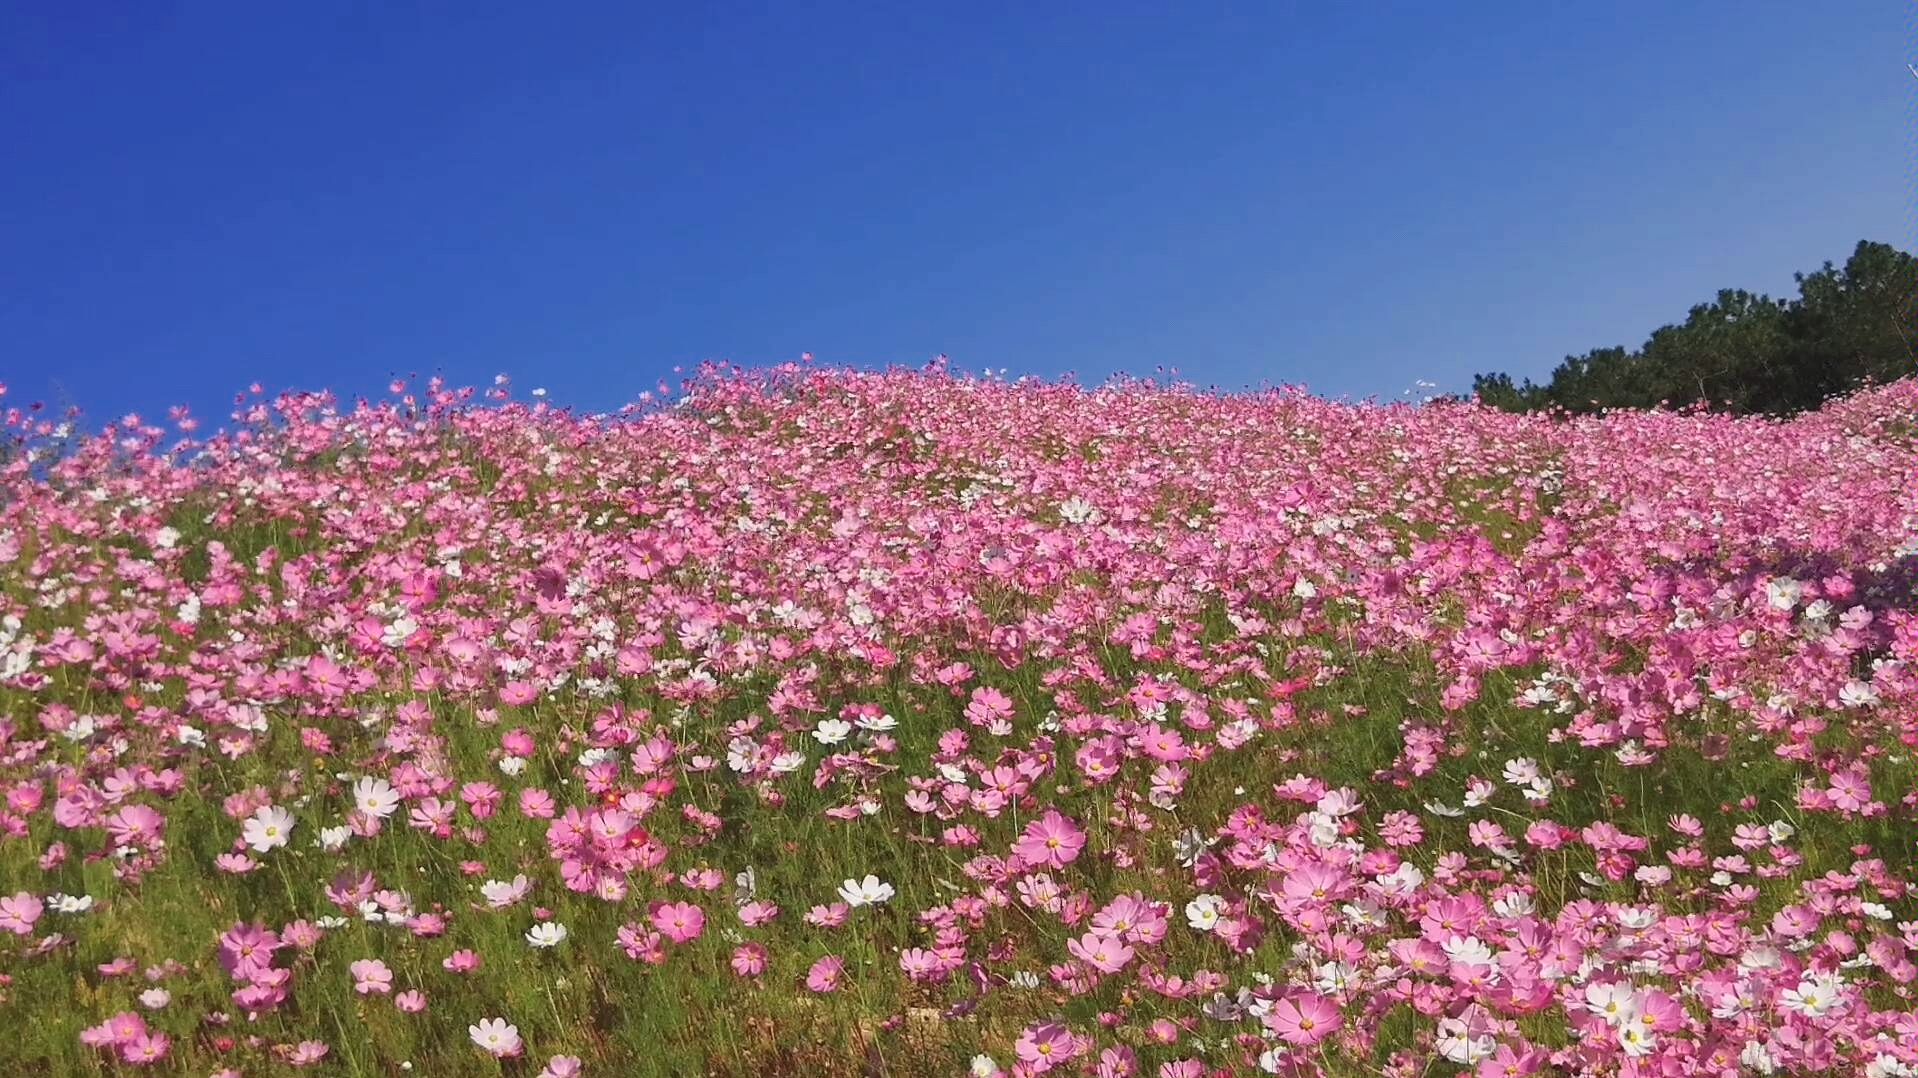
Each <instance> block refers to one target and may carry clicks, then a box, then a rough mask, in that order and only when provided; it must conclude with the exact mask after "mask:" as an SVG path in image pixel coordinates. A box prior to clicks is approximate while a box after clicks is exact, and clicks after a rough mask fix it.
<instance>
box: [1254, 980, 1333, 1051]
mask: <svg viewBox="0 0 1918 1078" xmlns="http://www.w3.org/2000/svg"><path fill="white" fill-rule="evenodd" d="M1343 1023H1344V1016H1343V1015H1341V1014H1340V1013H1339V1009H1338V1007H1337V1006H1335V1005H1334V1004H1333V1003H1332V1001H1331V1000H1329V999H1326V998H1325V997H1324V996H1321V995H1319V994H1318V993H1317V992H1295V993H1291V994H1288V995H1286V996H1283V997H1281V998H1280V999H1279V1001H1278V1002H1276V1003H1274V1004H1273V1005H1272V1009H1271V1010H1270V1011H1268V1012H1267V1013H1266V1016H1265V1025H1266V1028H1268V1029H1270V1030H1271V1031H1272V1032H1273V1033H1274V1034H1276V1035H1277V1036H1278V1038H1279V1039H1280V1040H1282V1041H1284V1042H1285V1043H1287V1044H1296V1045H1302V1046H1303V1045H1312V1044H1317V1043H1319V1042H1320V1041H1322V1040H1324V1039H1325V1038H1326V1037H1328V1036H1330V1035H1331V1034H1332V1033H1334V1032H1336V1031H1337V1030H1338V1028H1339V1026H1340V1025H1342V1024H1343Z"/></svg>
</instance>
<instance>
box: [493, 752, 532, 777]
mask: <svg viewBox="0 0 1918 1078" xmlns="http://www.w3.org/2000/svg"><path fill="white" fill-rule="evenodd" d="M525 770H526V758H525V757H523V756H503V757H501V758H500V762H499V771H500V774H502V775H505V776H506V777H507V778H516V777H518V776H519V774H520V772H522V771H525Z"/></svg>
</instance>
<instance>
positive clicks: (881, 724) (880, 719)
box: [857, 715, 899, 734]
mask: <svg viewBox="0 0 1918 1078" xmlns="http://www.w3.org/2000/svg"><path fill="white" fill-rule="evenodd" d="M857 725H858V727H859V728H860V729H861V730H870V731H872V732H873V733H876V734H883V733H885V732H886V731H887V730H893V729H897V728H898V726H899V720H898V719H895V718H893V717H892V716H891V715H878V716H873V715H868V716H866V717H864V718H862V719H860V720H859V722H858V724H857Z"/></svg>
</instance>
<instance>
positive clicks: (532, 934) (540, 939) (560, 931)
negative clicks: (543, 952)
mask: <svg viewBox="0 0 1918 1078" xmlns="http://www.w3.org/2000/svg"><path fill="white" fill-rule="evenodd" d="M565 939H566V926H565V925H563V924H560V923H559V922H558V921H541V922H540V923H539V924H536V925H534V926H533V927H531V928H529V929H527V930H526V942H528V943H530V944H532V945H533V946H535V947H540V948H546V947H557V946H559V945H560V943H561V942H562V941H564V940H565Z"/></svg>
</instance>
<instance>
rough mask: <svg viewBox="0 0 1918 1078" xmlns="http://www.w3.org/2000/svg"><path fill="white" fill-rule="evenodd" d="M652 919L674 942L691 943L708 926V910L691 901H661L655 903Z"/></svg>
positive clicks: (661, 932) (655, 925)
mask: <svg viewBox="0 0 1918 1078" xmlns="http://www.w3.org/2000/svg"><path fill="white" fill-rule="evenodd" d="M652 921H653V927H654V928H656V929H658V930H659V932H660V934H661V935H663V936H665V937H666V938H667V939H669V940H672V941H673V942H674V943H691V942H692V941H694V940H696V939H698V938H699V934H700V932H701V931H703V930H704V929H705V927H706V911H705V910H703V909H700V908H699V907H698V906H695V905H693V904H692V903H690V902H659V903H655V904H654V905H653V910H652Z"/></svg>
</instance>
